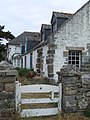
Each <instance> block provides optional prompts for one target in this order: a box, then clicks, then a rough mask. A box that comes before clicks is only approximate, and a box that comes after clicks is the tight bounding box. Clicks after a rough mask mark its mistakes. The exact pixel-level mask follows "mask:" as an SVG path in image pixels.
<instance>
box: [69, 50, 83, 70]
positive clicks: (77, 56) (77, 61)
mask: <svg viewBox="0 0 90 120" xmlns="http://www.w3.org/2000/svg"><path fill="white" fill-rule="evenodd" d="M68 64H72V65H76V66H77V67H79V68H80V65H81V51H72V50H71V51H69V58H68Z"/></svg>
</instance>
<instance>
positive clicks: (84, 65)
mask: <svg viewBox="0 0 90 120" xmlns="http://www.w3.org/2000/svg"><path fill="white" fill-rule="evenodd" d="M84 67H85V68H90V64H89V63H87V64H82V65H81V68H84Z"/></svg>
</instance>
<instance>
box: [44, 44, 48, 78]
mask: <svg viewBox="0 0 90 120" xmlns="http://www.w3.org/2000/svg"><path fill="white" fill-rule="evenodd" d="M47 51H48V46H43V72H44V74H45V76H48V71H47V64H46V56H47Z"/></svg>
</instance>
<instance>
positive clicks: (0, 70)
mask: <svg viewBox="0 0 90 120" xmlns="http://www.w3.org/2000/svg"><path fill="white" fill-rule="evenodd" d="M16 74H17V71H16V70H14V69H13V67H12V66H11V65H9V64H8V63H7V62H2V63H0V120H10V118H11V117H12V115H13V114H14V113H15V80H16V78H15V76H16Z"/></svg>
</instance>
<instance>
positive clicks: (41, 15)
mask: <svg viewBox="0 0 90 120" xmlns="http://www.w3.org/2000/svg"><path fill="white" fill-rule="evenodd" d="M87 1H88V0H0V25H5V31H8V30H9V31H10V32H11V33H12V34H13V35H15V36H17V35H19V34H21V33H22V32H23V31H31V32H33V31H35V32H36V31H37V32H39V31H40V27H41V24H42V23H43V24H50V21H51V16H52V12H53V11H58V12H68V13H74V12H76V11H77V10H78V9H79V8H80V7H81V6H82V5H84V4H85V3H86V2H87Z"/></svg>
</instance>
